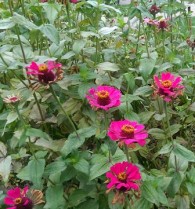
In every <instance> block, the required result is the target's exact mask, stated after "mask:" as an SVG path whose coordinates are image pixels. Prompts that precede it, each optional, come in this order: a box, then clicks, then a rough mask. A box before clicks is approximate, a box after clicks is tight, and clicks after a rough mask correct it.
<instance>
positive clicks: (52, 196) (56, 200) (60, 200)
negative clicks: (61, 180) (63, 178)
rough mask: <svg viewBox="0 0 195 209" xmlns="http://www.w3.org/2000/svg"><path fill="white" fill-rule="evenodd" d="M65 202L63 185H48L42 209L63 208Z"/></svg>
mask: <svg viewBox="0 0 195 209" xmlns="http://www.w3.org/2000/svg"><path fill="white" fill-rule="evenodd" d="M65 204H66V203H65V199H64V186H63V185H55V186H50V187H48V189H47V190H46V205H45V206H44V209H64V208H65Z"/></svg>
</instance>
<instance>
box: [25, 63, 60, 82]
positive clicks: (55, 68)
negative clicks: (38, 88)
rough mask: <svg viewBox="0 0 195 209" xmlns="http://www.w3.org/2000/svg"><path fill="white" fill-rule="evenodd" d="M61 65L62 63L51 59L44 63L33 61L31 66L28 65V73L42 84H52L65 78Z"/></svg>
mask: <svg viewBox="0 0 195 209" xmlns="http://www.w3.org/2000/svg"><path fill="white" fill-rule="evenodd" d="M61 67H62V64H61V63H57V62H54V61H51V60H49V61H47V63H42V64H37V63H36V62H32V63H31V64H30V65H29V66H27V69H28V70H27V74H29V75H31V76H32V77H33V78H34V79H35V80H37V81H39V82H40V83H42V84H50V83H54V82H56V81H58V80H61V79H62V78H63V70H62V69H61Z"/></svg>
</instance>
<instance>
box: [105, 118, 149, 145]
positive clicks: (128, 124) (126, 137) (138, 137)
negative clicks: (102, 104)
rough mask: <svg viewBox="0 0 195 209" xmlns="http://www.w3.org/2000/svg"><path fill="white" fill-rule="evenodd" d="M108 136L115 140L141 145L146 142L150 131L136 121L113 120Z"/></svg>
mask: <svg viewBox="0 0 195 209" xmlns="http://www.w3.org/2000/svg"><path fill="white" fill-rule="evenodd" d="M108 136H109V137H110V139H111V140H114V141H118V140H119V141H123V142H124V143H125V144H127V145H128V144H132V143H138V144H139V145H141V146H144V145H145V144H146V138H147V137H148V133H147V131H146V130H145V126H144V125H142V124H139V123H138V122H136V121H130V120H122V121H113V122H111V124H110V127H109V130H108Z"/></svg>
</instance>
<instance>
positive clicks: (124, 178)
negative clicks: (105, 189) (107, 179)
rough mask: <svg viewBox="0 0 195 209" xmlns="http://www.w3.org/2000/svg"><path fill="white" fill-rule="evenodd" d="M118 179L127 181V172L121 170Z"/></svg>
mask: <svg viewBox="0 0 195 209" xmlns="http://www.w3.org/2000/svg"><path fill="white" fill-rule="evenodd" d="M117 178H118V180H120V181H125V180H126V179H127V174H126V173H125V172H121V173H119V174H118V176H117Z"/></svg>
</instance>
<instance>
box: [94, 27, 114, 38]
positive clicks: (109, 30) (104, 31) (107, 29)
mask: <svg viewBox="0 0 195 209" xmlns="http://www.w3.org/2000/svg"><path fill="white" fill-rule="evenodd" d="M116 29H118V27H117V26H113V27H103V28H101V29H100V30H99V31H98V33H99V34H100V35H102V36H104V35H108V34H110V33H112V32H114V31H115V30H116Z"/></svg>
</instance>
